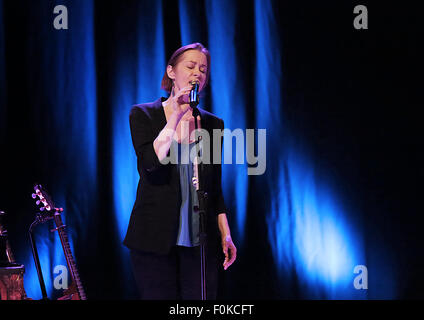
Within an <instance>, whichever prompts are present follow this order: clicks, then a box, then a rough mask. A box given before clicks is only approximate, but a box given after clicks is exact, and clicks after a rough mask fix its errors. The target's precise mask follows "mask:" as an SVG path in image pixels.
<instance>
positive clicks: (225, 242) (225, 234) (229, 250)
mask: <svg viewBox="0 0 424 320" xmlns="http://www.w3.org/2000/svg"><path fill="white" fill-rule="evenodd" d="M218 227H219V231H220V232H221V244H222V252H223V253H224V255H225V260H224V263H223V264H222V265H223V266H224V269H225V270H227V269H228V267H229V266H231V265H232V264H233V262H234V261H235V260H236V257H237V248H236V246H235V245H234V243H233V239H231V233H230V227H229V226H228V220H227V215H226V214H225V213H220V214H219V215H218Z"/></svg>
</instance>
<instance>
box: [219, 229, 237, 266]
mask: <svg viewBox="0 0 424 320" xmlns="http://www.w3.org/2000/svg"><path fill="white" fill-rule="evenodd" d="M222 252H224V255H225V260H224V263H223V264H222V265H223V266H224V270H227V269H228V267H229V266H231V265H232V264H233V262H234V261H235V260H236V257H237V248H236V246H235V245H234V243H233V240H232V239H231V236H230V235H227V236H225V237H222Z"/></svg>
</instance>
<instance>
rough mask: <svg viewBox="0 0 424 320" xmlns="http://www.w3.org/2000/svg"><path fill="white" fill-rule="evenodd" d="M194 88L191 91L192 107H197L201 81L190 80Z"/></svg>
mask: <svg viewBox="0 0 424 320" xmlns="http://www.w3.org/2000/svg"><path fill="white" fill-rule="evenodd" d="M190 84H191V85H192V89H191V91H190V107H192V108H195V107H197V105H198V104H199V81H197V80H193V81H191V82H190Z"/></svg>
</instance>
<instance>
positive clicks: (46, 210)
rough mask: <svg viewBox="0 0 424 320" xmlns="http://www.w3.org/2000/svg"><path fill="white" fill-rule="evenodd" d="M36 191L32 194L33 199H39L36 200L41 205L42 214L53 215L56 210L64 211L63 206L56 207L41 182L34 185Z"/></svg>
mask: <svg viewBox="0 0 424 320" xmlns="http://www.w3.org/2000/svg"><path fill="white" fill-rule="evenodd" d="M34 191H35V192H34V193H33V194H32V198H33V199H37V201H36V202H35V203H36V204H37V206H39V209H40V211H41V212H42V215H48V216H49V215H51V216H53V215H54V214H55V213H56V212H62V211H63V208H56V206H55V205H54V203H53V201H52V199H51V198H50V195H49V194H48V193H47V192H46V191H45V190H44V189H43V187H42V186H41V185H40V184H36V185H35V186H34Z"/></svg>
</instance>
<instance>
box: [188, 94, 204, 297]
mask: <svg viewBox="0 0 424 320" xmlns="http://www.w3.org/2000/svg"><path fill="white" fill-rule="evenodd" d="M196 89H197V88H196ZM193 91H194V90H193ZM195 91H197V90H195ZM191 98H192V94H190V107H191V108H192V109H193V117H194V128H195V133H196V157H195V159H194V172H195V177H196V178H197V181H196V180H195V179H193V185H194V187H195V188H196V192H197V197H198V200H199V208H198V212H199V240H200V281H201V290H202V300H206V292H207V291H206V238H207V234H206V212H207V196H208V194H207V193H206V192H205V190H203V177H202V170H201V168H200V166H199V161H198V157H199V153H200V141H201V140H202V136H201V135H199V133H198V124H197V116H199V119H201V115H200V112H199V109H197V105H198V104H199V97H198V94H197V92H196V93H195V97H194V99H191ZM199 169H200V170H199Z"/></svg>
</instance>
